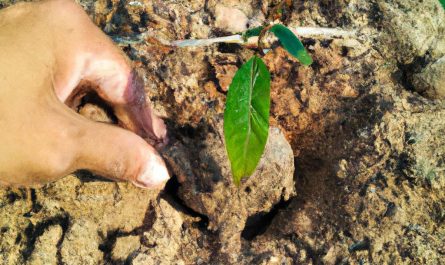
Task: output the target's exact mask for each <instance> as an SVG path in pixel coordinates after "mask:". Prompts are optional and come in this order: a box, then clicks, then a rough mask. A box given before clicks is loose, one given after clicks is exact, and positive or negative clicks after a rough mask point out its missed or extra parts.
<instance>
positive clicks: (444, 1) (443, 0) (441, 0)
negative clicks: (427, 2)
mask: <svg viewBox="0 0 445 265" xmlns="http://www.w3.org/2000/svg"><path fill="white" fill-rule="evenodd" d="M439 2H440V3H441V4H442V7H443V8H444V9H445V0H439Z"/></svg>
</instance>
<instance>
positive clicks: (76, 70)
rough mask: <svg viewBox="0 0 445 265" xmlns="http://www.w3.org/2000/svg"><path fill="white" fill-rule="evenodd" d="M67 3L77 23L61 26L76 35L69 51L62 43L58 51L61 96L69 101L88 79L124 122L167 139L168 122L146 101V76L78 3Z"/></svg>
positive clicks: (135, 129)
mask: <svg viewBox="0 0 445 265" xmlns="http://www.w3.org/2000/svg"><path fill="white" fill-rule="evenodd" d="M62 5H63V3H62ZM66 5H68V6H70V8H71V9H73V11H71V13H76V19H73V21H74V22H75V24H74V25H67V26H66V27H65V29H62V30H63V31H66V32H68V31H69V32H70V37H71V38H73V39H72V41H71V42H67V44H66V46H72V47H71V48H70V49H68V50H69V52H67V51H66V49H65V48H66V47H63V49H62V51H63V52H59V53H57V54H56V57H57V58H56V62H57V66H58V67H57V68H58V69H62V70H57V72H56V73H55V75H56V76H55V78H54V79H55V89H56V94H57V95H58V97H59V99H60V100H61V101H62V102H66V101H67V100H70V99H71V98H73V95H72V94H73V93H74V94H80V93H83V92H85V91H74V89H75V88H76V87H77V86H78V84H79V83H80V82H81V81H88V82H89V83H91V84H93V85H92V86H91V88H93V89H94V90H95V91H96V92H97V93H98V95H99V96H100V97H101V98H103V99H104V100H105V101H107V102H108V103H109V104H110V105H111V106H112V107H113V109H114V110H115V114H116V116H117V118H118V120H119V122H120V125H121V126H123V127H124V128H127V129H130V130H132V131H133V132H135V133H138V134H139V135H141V136H142V137H149V138H152V139H154V140H159V141H160V142H165V140H166V129H165V125H164V123H163V121H162V120H161V119H159V118H158V117H157V116H156V115H155V114H154V113H153V111H152V109H151V108H150V106H149V104H148V103H147V101H146V98H145V91H144V85H143V80H142V79H141V78H139V77H138V76H137V74H136V73H135V72H133V71H132V70H131V66H130V62H129V60H128V59H127V57H126V56H125V54H124V53H123V52H122V51H121V50H120V49H119V48H117V47H116V46H115V45H114V44H113V42H112V41H111V39H110V38H108V37H107V36H106V35H105V34H104V33H103V32H101V31H100V29H99V28H97V27H96V26H95V25H94V24H93V23H92V22H91V21H90V19H89V18H88V16H87V15H86V14H85V12H84V11H83V10H82V9H81V8H80V7H79V6H77V5H74V4H73V3H69V2H66ZM60 8H61V7H60ZM66 10H67V8H65V9H64V11H63V12H67V11H66ZM70 23H71V22H70ZM73 28H74V29H73ZM64 42H66V40H64ZM73 43H75V45H74V46H73ZM74 96H79V95H74Z"/></svg>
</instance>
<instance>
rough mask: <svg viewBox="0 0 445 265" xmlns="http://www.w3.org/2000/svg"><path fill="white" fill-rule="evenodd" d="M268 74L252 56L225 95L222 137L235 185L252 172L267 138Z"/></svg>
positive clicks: (261, 64) (260, 62)
mask: <svg viewBox="0 0 445 265" xmlns="http://www.w3.org/2000/svg"><path fill="white" fill-rule="evenodd" d="M269 110H270V74H269V70H268V69H267V67H266V65H265V64H264V62H263V61H262V60H261V59H260V58H258V57H256V56H253V57H252V58H251V59H250V60H249V61H248V62H247V63H245V64H243V65H242V66H241V68H240V69H239V70H238V71H237V72H236V74H235V77H234V78H233V80H232V83H231V84H230V86H229V92H228V94H227V101H226V109H225V111H224V138H225V140H226V149H227V153H228V155H229V160H230V164H231V167H232V175H233V180H234V182H235V184H237V185H239V183H240V182H241V179H243V178H246V177H249V176H250V175H252V174H253V172H254V171H255V169H256V167H257V165H258V163H259V161H260V158H261V155H262V154H263V152H264V148H265V146H266V141H267V137H268V135H269Z"/></svg>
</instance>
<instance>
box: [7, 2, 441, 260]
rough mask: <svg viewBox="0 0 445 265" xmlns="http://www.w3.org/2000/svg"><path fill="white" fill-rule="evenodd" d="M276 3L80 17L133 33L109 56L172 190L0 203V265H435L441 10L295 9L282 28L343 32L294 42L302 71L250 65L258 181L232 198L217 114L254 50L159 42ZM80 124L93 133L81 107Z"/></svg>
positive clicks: (92, 5) (91, 111)
mask: <svg viewBox="0 0 445 265" xmlns="http://www.w3.org/2000/svg"><path fill="white" fill-rule="evenodd" d="M0 1H1V0H0ZM13 2H16V1H4V0H3V1H1V2H0V6H7V5H10V4H11V3H13ZM276 2H277V1H268V0H263V1H256V0H255V1H249V0H246V1H234V0H227V1H214V0H206V1H204V0H203V1H200V0H192V1H181V0H171V1H160V0H153V1H143V0H137V1H126V0H120V1H119V0H99V1H88V0H80V3H81V4H82V5H83V7H84V8H85V10H86V11H87V12H88V14H89V15H90V17H91V18H92V19H93V21H94V22H95V23H96V24H97V25H98V26H99V27H101V28H102V29H103V30H104V31H105V32H106V33H107V34H109V35H110V36H112V37H114V38H115V39H116V40H117V37H121V38H122V37H129V38H134V37H135V36H137V35H138V34H140V33H144V32H146V33H147V34H146V36H147V37H146V38H145V39H144V40H143V41H142V42H139V43H133V44H123V43H122V41H120V44H121V47H122V49H123V50H124V51H125V52H126V53H127V54H128V55H129V57H130V58H131V59H132V60H134V61H135V65H136V67H137V69H138V71H139V72H140V73H141V75H143V76H144V78H145V84H146V93H147V95H148V97H149V98H150V100H151V101H152V103H153V105H154V106H155V109H156V111H157V112H158V113H160V115H161V116H162V117H163V118H164V119H165V120H166V121H167V124H168V127H169V131H170V137H171V139H172V141H171V144H170V145H169V146H168V147H166V148H165V149H163V150H161V152H162V154H163V156H164V158H165V159H166V161H167V163H168V164H169V167H170V168H171V170H172V172H173V173H174V177H173V178H172V179H171V180H170V181H169V183H168V184H167V188H166V189H165V191H162V192H157V191H144V190H140V189H137V188H135V187H133V186H131V185H130V184H126V183H114V182H109V181H106V180H103V179H101V178H98V177H97V176H92V175H91V174H89V173H88V172H80V173H78V174H76V175H71V176H68V177H67V178H64V179H62V180H60V181H58V182H55V183H51V184H48V185H46V186H45V187H42V188H39V189H6V188H4V189H0V263H2V264H443V263H444V262H445V245H444V242H445V240H444V239H445V226H444V222H445V193H444V192H443V189H444V188H445V174H444V169H445V160H444V155H445V147H444V142H445V137H444V133H445V104H444V98H445V74H444V73H445V59H444V58H445V57H444V55H445V38H444V37H443V36H445V12H444V10H443V9H442V8H441V6H440V4H439V2H438V1H436V0H424V1H415V0H395V1H389V0H386V1H385V0H371V1H364V0H338V1H327V0H317V1H293V4H292V6H291V8H290V9H286V10H285V12H283V17H282V20H283V23H284V24H286V25H288V26H293V27H296V26H316V27H339V28H342V29H344V30H348V31H355V32H356V33H355V35H353V36H351V37H347V38H342V37H323V36H319V37H314V38H303V43H304V44H305V46H306V47H307V48H308V50H309V52H310V54H311V55H312V56H313V58H314V64H313V65H311V66H310V67H304V66H302V65H301V64H300V63H299V62H298V61H297V60H294V59H293V58H291V57H289V56H288V55H287V53H286V52H285V51H284V50H282V49H281V48H274V49H273V50H272V51H270V52H269V53H268V54H267V55H265V56H264V60H265V62H266V64H267V66H268V67H269V69H270V71H271V74H272V110H271V114H272V115H271V124H272V125H273V126H272V128H271V137H270V139H269V141H268V145H267V151H266V154H265V155H264V157H263V159H262V161H261V164H260V167H259V170H258V172H257V173H255V175H254V176H253V177H252V178H251V179H249V180H248V181H246V182H244V183H243V184H242V185H241V187H240V188H236V187H235V186H234V185H233V184H232V183H231V180H230V179H231V176H230V170H229V168H228V162H227V157H226V154H225V150H224V145H223V142H222V141H223V140H222V137H221V135H222V131H221V123H222V113H223V110H224V101H225V96H226V91H227V87H228V85H229V84H230V80H231V78H232V76H233V75H234V73H235V72H236V69H237V68H238V67H239V66H240V65H241V64H242V62H244V61H246V60H247V59H248V58H249V57H250V56H251V55H253V54H254V53H255V50H251V49H245V48H243V47H241V46H239V45H236V44H231V45H228V44H219V45H218V44H217V45H213V46H210V47H203V48H187V49H178V48H171V47H168V46H165V45H163V44H162V43H164V42H165V41H170V40H178V39H186V38H207V37H216V36H226V35H229V34H232V33H233V32H232V31H237V30H240V29H245V28H247V26H255V25H259V24H261V23H262V22H263V21H265V19H266V17H268V13H269V12H270V10H272V9H273V6H274V5H276ZM228 14H230V15H231V16H234V17H235V18H236V19H229V20H227V19H225V18H226V17H227V16H228ZM246 23H247V24H248V25H247V24H246ZM118 42H119V40H118ZM80 112H81V113H82V114H83V115H85V116H88V117H90V118H93V119H100V120H107V117H106V114H104V113H103V112H102V111H101V109H99V108H98V107H97V106H95V105H92V104H86V105H84V106H83V107H82V108H80Z"/></svg>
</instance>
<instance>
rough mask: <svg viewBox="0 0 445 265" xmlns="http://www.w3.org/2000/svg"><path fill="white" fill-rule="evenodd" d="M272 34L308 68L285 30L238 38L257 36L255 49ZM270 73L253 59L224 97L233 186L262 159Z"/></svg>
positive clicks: (255, 32)
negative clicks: (265, 36) (264, 37)
mask: <svg viewBox="0 0 445 265" xmlns="http://www.w3.org/2000/svg"><path fill="white" fill-rule="evenodd" d="M266 31H269V32H272V33H274V34H275V36H276V37H277V38H278V39H279V41H280V43H281V45H282V46H283V48H284V49H286V50H287V51H288V52H289V53H290V54H291V55H293V56H294V57H295V58H297V59H298V60H299V61H300V62H301V63H302V64H304V65H310V64H311V63H312V58H311V56H310V55H309V54H308V53H307V51H306V49H305V48H304V46H303V44H302V43H301V41H300V40H299V39H298V38H297V37H296V36H295V35H294V33H293V32H292V31H291V30H289V29H288V28H287V27H285V26H283V25H281V24H275V25H272V26H267V27H257V28H254V29H250V30H248V31H246V32H244V33H243V34H242V35H241V37H242V39H243V40H244V41H245V42H247V40H248V38H250V37H255V36H259V39H258V46H259V47H260V50H262V49H261V43H260V42H261V39H262V37H263V36H264V34H265V32H266ZM269 112H270V73H269V70H268V69H267V66H266V65H265V64H264V62H263V60H262V59H261V58H260V57H258V56H253V57H252V58H251V59H250V60H249V61H247V62H246V63H245V64H243V65H242V66H241V68H240V69H239V70H238V71H237V72H236V74H235V76H234V78H233V80H232V83H231V84H230V86H229V92H228V93H227V99H226V108H225V111H224V138H225V141H226V150H227V154H228V156H229V160H230V164H231V168H232V176H233V181H234V182H235V184H236V185H239V184H240V183H241V180H242V179H243V178H248V177H249V176H251V175H252V174H253V172H254V171H255V169H256V167H257V166H258V163H259V161H260V159H261V156H262V155H263V152H264V149H265V146H266V142H267V137H268V134H269Z"/></svg>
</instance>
